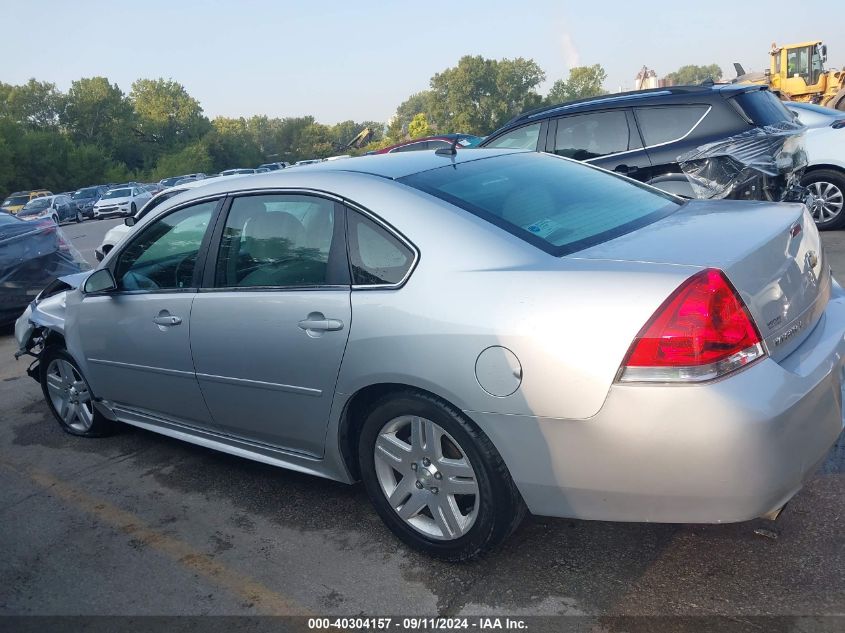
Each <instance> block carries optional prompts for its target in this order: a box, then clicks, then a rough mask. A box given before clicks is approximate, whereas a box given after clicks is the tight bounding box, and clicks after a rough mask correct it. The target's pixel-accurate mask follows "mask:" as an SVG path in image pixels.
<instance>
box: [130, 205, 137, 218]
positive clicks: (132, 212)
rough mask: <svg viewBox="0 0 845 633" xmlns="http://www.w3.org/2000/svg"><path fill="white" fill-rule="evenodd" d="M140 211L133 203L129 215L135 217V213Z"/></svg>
mask: <svg viewBox="0 0 845 633" xmlns="http://www.w3.org/2000/svg"><path fill="white" fill-rule="evenodd" d="M137 211H138V207H136V206H135V203H134V202H133V203H132V206H131V207H130V209H129V215H132V216H134V215H135V213H136V212H137Z"/></svg>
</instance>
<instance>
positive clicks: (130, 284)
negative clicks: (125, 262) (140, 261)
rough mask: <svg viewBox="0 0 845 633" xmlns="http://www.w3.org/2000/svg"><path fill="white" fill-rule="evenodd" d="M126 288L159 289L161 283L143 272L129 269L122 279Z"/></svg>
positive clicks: (122, 283)
mask: <svg viewBox="0 0 845 633" xmlns="http://www.w3.org/2000/svg"><path fill="white" fill-rule="evenodd" d="M120 283H121V285H122V286H123V289H124V290H157V289H158V288H159V285H158V284H157V283H156V282H154V281H153V280H152V279H150V278H149V277H147V276H146V275H142V274H141V273H136V272H132V271H129V272H128V273H126V274H125V275H123V278H122V279H121V281H120Z"/></svg>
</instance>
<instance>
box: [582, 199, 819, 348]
mask: <svg viewBox="0 0 845 633" xmlns="http://www.w3.org/2000/svg"><path fill="white" fill-rule="evenodd" d="M570 257H572V258H577V259H609V260H617V261H637V262H650V263H661V264H676V265H687V266H696V267H700V268H711V267H712V268H719V269H721V270H723V271H724V272H725V274H726V275H727V277H728V279H729V280H730V281H731V283H732V284H733V285H734V287H735V288H736V289H737V291H738V292H739V294H740V295H741V297H742V299H743V301H744V302H745V304H746V305H747V306H748V309H749V311H750V312H751V315H752V317H753V318H754V321H755V323H756V325H757V327H758V329H759V331H760V334H761V336H762V337H763V339H764V342H765V346H766V349H767V351H768V353H769V355H770V356H771V357H772V358H774V359H775V360H780V359H781V358H784V357H786V356H787V355H789V353H791V352H792V351H793V350H794V349H795V348H796V347H798V345H800V344H801V342H802V341H803V340H804V339H805V338H806V337H807V336H808V335H809V334H810V332H811V331H812V329H813V327H814V326H815V324H816V323H817V322H818V320H819V318H820V317H821V314H822V312H823V311H824V308H825V306H826V305H827V302H828V299H829V296H830V287H831V277H830V269H829V266H828V264H827V262H826V261H824V255H823V252H822V245H821V239H820V237H819V233H818V230H817V229H816V227H815V224H814V223H813V221H812V218H810V216H809V214H808V213H807V212H806V208H805V207H804V205H799V204H785V203H782V204H776V203H764V202H759V203H758V202H740V201H719V202H707V201H701V200H699V201H690V202H688V203H687V204H685V205H684V206H683V207H682V208H681V209H680V210H679V211H678V212H676V213H674V214H672V215H671V216H668V217H666V218H664V219H662V220H660V221H658V222H655V223H654V224H651V225H649V226H646V227H644V228H642V229H640V230H638V231H634V232H633V233H629V234H627V235H624V236H622V237H619V238H617V239H614V240H611V241H608V242H605V243H603V244H600V245H598V246H594V247H592V248H589V249H586V250H583V251H580V252H578V253H574V254H573V255H571V256H570Z"/></svg>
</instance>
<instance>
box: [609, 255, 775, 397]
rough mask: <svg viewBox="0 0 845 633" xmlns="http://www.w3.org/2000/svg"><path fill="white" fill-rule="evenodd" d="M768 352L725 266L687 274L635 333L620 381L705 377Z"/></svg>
mask: <svg viewBox="0 0 845 633" xmlns="http://www.w3.org/2000/svg"><path fill="white" fill-rule="evenodd" d="M764 355H765V351H764V350H763V345H762V339H761V338H760V332H759V331H758V330H757V327H756V326H755V325H754V321H753V320H752V319H751V315H750V314H749V312H748V308H746V307H745V303H743V301H742V298H741V297H740V296H739V294H738V293H737V291H736V289H735V288H734V287H733V286H732V285H731V283H730V282H729V281H728V280H727V278H726V277H725V274H724V273H723V272H722V271H721V270H717V269H714V268H708V269H707V270H702V271H701V272H699V273H696V274H695V275H693V276H692V277H690V278H689V279H687V280H686V281H685V282H684V283H683V284H681V286H680V287H679V288H678V289H677V290H675V291H674V292H673V293H672V294H671V295H670V296H669V298H668V299H667V300H666V301H664V302H663V305H661V306H660V307H659V308H658V309H657V311H656V312H655V313H654V316H652V317H651V319H649V321H648V323H646V324H645V326H644V327H643V328H642V330H640V333H639V334H637V336H636V338H635V339H634V342H633V343H632V344H631V348H630V349H629V350H628V354H627V355H626V356H625V361H624V362H623V363H622V369H621V372H620V375H619V380H620V382H701V381H704V380H712V379H714V378H719V377H721V376H724V375H725V374H728V373H730V372H732V371H735V370H736V369H739V368H740V367H744V366H745V365H748V364H749V363H751V362H753V361H755V360H757V359H758V358H761V357H762V356H764Z"/></svg>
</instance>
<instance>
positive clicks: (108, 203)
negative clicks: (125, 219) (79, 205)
mask: <svg viewBox="0 0 845 633" xmlns="http://www.w3.org/2000/svg"><path fill="white" fill-rule="evenodd" d="M152 197H153V196H152V194H151V193H150V192H149V191H147V190H146V189H144V188H143V187H141V186H139V185H127V186H125V187H118V188H117V189H110V190H108V191H107V192H106V193H104V194H103V197H102V198H100V199H99V200H97V202H96V203H95V204H94V218H95V219H97V218H106V217H111V216H114V215H135V214H136V213H137V212H138V209H140V208H142V207H143V206H144V205H145V204H147V202H149V201H150V198H152Z"/></svg>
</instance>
